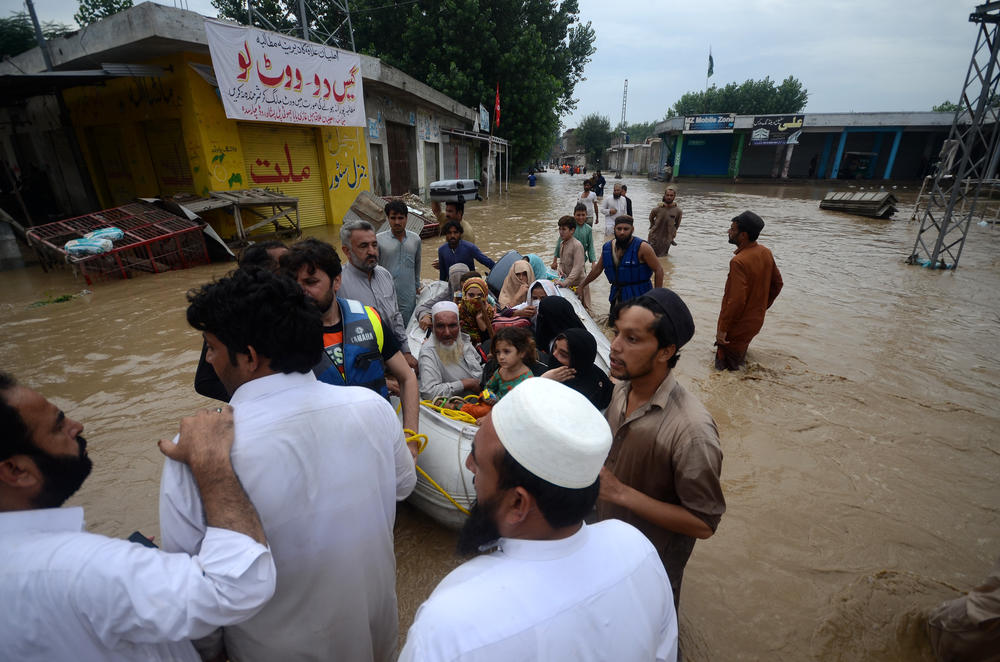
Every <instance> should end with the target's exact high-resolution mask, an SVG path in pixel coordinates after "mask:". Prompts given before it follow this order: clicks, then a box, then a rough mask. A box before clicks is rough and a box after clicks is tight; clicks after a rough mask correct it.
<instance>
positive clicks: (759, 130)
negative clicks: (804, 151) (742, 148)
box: [750, 115, 802, 145]
mask: <svg viewBox="0 0 1000 662" xmlns="http://www.w3.org/2000/svg"><path fill="white" fill-rule="evenodd" d="M801 134H802V115H758V116H757V117H754V118H753V132H752V133H751V134H750V144H752V145H796V144H798V142H799V136H800V135H801Z"/></svg>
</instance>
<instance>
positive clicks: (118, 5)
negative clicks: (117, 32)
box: [73, 0, 132, 27]
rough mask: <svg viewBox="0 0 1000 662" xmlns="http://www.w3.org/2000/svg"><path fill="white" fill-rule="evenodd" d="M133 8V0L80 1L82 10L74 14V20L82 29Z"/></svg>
mask: <svg viewBox="0 0 1000 662" xmlns="http://www.w3.org/2000/svg"><path fill="white" fill-rule="evenodd" d="M131 6H132V0H80V10H79V11H78V12H76V13H75V14H73V18H74V19H75V20H76V22H77V23H78V24H79V25H80V27H84V26H86V25H90V24H91V23H93V22H94V21H99V20H101V19H102V18H107V17H108V16H111V15H112V14H117V13H118V12H120V11H125V10H126V9H128V8H129V7H131Z"/></svg>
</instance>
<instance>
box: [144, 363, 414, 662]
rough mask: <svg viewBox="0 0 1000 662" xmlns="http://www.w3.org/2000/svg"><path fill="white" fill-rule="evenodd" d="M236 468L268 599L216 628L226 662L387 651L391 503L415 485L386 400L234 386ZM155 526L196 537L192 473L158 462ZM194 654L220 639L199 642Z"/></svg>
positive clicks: (373, 656)
mask: <svg viewBox="0 0 1000 662" xmlns="http://www.w3.org/2000/svg"><path fill="white" fill-rule="evenodd" d="M230 404H231V405H232V406H233V409H234V421H235V433H236V440H235V442H234V444H233V450H232V458H233V467H234V468H235V469H236V475H237V476H239V478H240V482H241V483H242V484H243V487H244V489H246V491H247V494H248V495H249V497H250V500H251V501H252V502H253V504H254V506H256V508H257V512H258V513H260V519H261V522H262V523H263V525H264V531H265V532H266V533H267V538H268V543H269V544H270V546H271V550H272V553H273V554H274V562H275V565H276V566H277V572H278V587H277V590H276V591H275V594H274V598H273V599H272V600H271V601H270V602H269V603H268V604H267V606H266V607H265V608H264V609H263V610H262V611H261V612H260V613H259V614H257V615H256V616H255V617H253V618H252V619H250V620H249V621H247V622H245V623H242V624H240V625H237V626H234V627H227V628H226V629H225V644H226V649H227V650H228V652H229V654H230V657H231V659H238V660H241V662H247V661H251V660H265V661H267V662H271V661H273V660H281V661H282V662H285V661H292V660H352V661H353V660H358V661H363V660H379V661H381V660H386V659H390V658H391V657H392V655H393V654H394V653H395V650H396V644H397V638H398V631H397V630H398V620H397V615H396V562H395V556H394V553H393V537H392V528H393V523H394V520H395V516H396V501H397V499H404V498H406V497H407V496H408V495H409V493H410V492H411V491H412V490H413V486H414V485H415V484H416V474H415V470H414V465H413V458H412V456H411V455H410V451H409V450H408V449H407V447H406V443H405V441H404V439H403V430H402V426H401V424H400V422H399V418H397V417H396V413H395V412H394V411H393V409H392V406H391V405H390V404H389V403H388V402H386V401H385V400H384V399H383V398H381V397H379V396H378V395H377V394H376V393H374V392H372V391H370V390H368V389H366V388H361V387H357V386H331V385H329V384H323V383H321V382H318V381H317V380H316V378H315V377H314V376H313V374H312V373H311V372H309V373H306V374H299V373H293V374H287V375H286V374H274V375H268V376H266V377H262V378H260V379H255V380H253V381H250V382H247V383H246V384H243V385H242V386H240V387H239V388H238V389H236V392H235V393H234V394H233V398H232V400H231V401H230ZM160 530H161V535H162V536H163V546H164V548H165V549H168V550H196V549H198V546H199V545H200V544H202V536H203V534H204V514H203V510H202V505H201V500H200V498H199V496H198V491H197V489H196V485H195V482H194V479H193V477H192V475H191V472H190V471H189V470H188V469H187V467H185V466H184V465H182V464H179V463H177V462H174V461H172V460H167V461H166V463H165V464H164V467H163V480H162V484H161V487H160ZM197 643H198V646H199V649H201V650H202V652H203V653H206V652H212V650H213V647H217V646H218V645H219V642H218V641H215V640H208V641H202V642H197Z"/></svg>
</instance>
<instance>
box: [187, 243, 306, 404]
mask: <svg viewBox="0 0 1000 662" xmlns="http://www.w3.org/2000/svg"><path fill="white" fill-rule="evenodd" d="M287 252H288V246H285V245H284V244H283V243H281V242H280V241H275V240H272V241H261V242H257V243H255V244H250V245H249V246H247V247H246V248H245V249H243V252H242V253H241V254H240V261H239V268H240V269H245V268H247V267H261V268H263V269H270V270H271V271H277V270H278V261H279V260H280V259H281V256H282V255H284V254H285V253H287ZM207 351H208V345H206V344H205V343H204V342H203V343H202V344H201V357H199V358H198V368H197V370H195V373H194V390H195V392H197V393H198V394H200V395H204V396H205V397H206V398H212V399H213V400H221V401H222V402H229V393H227V392H226V387H225V386H223V385H222V382H221V381H219V377H218V375H216V374H215V370H213V369H212V366H211V365H210V364H209V363H208V361H206V360H205V353H206V352H207Z"/></svg>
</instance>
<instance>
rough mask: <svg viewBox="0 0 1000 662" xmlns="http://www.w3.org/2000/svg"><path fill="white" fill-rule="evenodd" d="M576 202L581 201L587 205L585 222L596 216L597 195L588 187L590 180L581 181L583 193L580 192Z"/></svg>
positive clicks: (592, 219)
mask: <svg viewBox="0 0 1000 662" xmlns="http://www.w3.org/2000/svg"><path fill="white" fill-rule="evenodd" d="M577 202H582V203H583V204H584V205H586V206H587V222H588V223H593V222H594V219H596V218H597V195H595V194H594V192H593V191H592V190H591V188H590V181H589V180H588V181H584V182H583V193H581V194H580V197H579V199H577Z"/></svg>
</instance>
